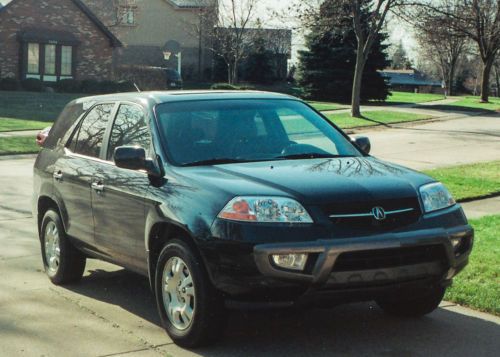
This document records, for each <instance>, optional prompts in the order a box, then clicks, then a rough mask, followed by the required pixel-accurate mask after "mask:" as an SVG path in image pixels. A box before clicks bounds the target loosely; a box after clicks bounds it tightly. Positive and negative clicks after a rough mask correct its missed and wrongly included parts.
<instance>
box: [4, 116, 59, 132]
mask: <svg viewBox="0 0 500 357" xmlns="http://www.w3.org/2000/svg"><path fill="white" fill-rule="evenodd" d="M48 126H50V123H48V122H46V121H34V120H24V119H12V118H0V132H2V131H16V130H35V129H43V128H46V127H48Z"/></svg>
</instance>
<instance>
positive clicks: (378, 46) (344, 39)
mask: <svg viewBox="0 0 500 357" xmlns="http://www.w3.org/2000/svg"><path fill="white" fill-rule="evenodd" d="M325 16H326V13H323V17H322V19H323V20H324V21H325V22H326V23H328V26H329V27H328V28H326V27H323V26H319V27H318V26H315V27H313V30H312V31H311V33H310V34H309V35H308V36H307V47H308V50H307V51H301V52H300V53H299V55H300V72H301V81H300V83H301V85H303V86H304V89H305V91H306V93H307V95H308V96H310V97H312V98H314V99H319V100H332V101H340V102H349V101H352V88H353V83H354V72H355V66H356V58H357V37H356V33H355V31H354V29H353V27H352V22H351V19H350V18H349V17H345V18H343V19H337V21H335V22H334V21H332V20H330V19H327V18H326V17H325ZM368 16H369V15H368V13H366V14H365V16H363V17H362V20H361V21H366V19H367V18H368ZM385 39H386V35H385V34H384V33H378V34H377V36H375V37H374V39H373V43H372V49H371V51H370V54H369V56H368V58H367V59H368V61H367V62H366V64H365V66H364V68H363V70H364V73H363V88H362V90H361V92H360V99H361V100H363V101H366V100H368V99H376V100H385V99H386V97H387V95H388V93H389V91H388V86H387V84H386V83H385V81H384V79H383V78H382V76H381V75H380V74H379V73H378V70H380V69H383V68H385V67H387V66H388V65H389V63H390V62H389V61H388V60H387V54H386V52H385V51H386V49H387V46H386V45H383V44H382V43H383V42H384V40H385Z"/></svg>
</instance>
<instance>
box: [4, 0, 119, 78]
mask: <svg viewBox="0 0 500 357" xmlns="http://www.w3.org/2000/svg"><path fill="white" fill-rule="evenodd" d="M120 46H121V42H120V41H119V40H118V38H117V37H116V36H115V35H114V34H113V33H112V32H111V31H109V29H108V28H107V27H106V26H105V25H104V24H103V23H102V22H101V21H100V20H99V19H98V18H97V17H96V16H95V15H94V14H93V13H92V11H91V10H90V9H89V8H88V7H87V6H86V5H85V4H84V3H83V2H82V1H81V0H43V1H40V0H12V1H11V2H10V3H8V4H7V5H6V6H4V7H3V8H2V9H0V77H15V78H18V79H26V78H36V79H41V80H43V81H46V82H55V81H58V80H61V79H69V78H73V79H77V80H82V79H95V80H112V79H113V78H114V73H113V71H114V63H113V51H114V49H115V48H117V47H120Z"/></svg>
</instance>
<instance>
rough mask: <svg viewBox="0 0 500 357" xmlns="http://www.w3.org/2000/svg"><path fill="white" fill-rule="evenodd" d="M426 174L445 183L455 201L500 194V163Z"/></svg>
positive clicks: (467, 166)
mask: <svg viewBox="0 0 500 357" xmlns="http://www.w3.org/2000/svg"><path fill="white" fill-rule="evenodd" d="M426 174H428V175H429V176H431V177H433V178H435V179H436V180H439V181H441V182H443V183H444V184H445V185H446V187H448V189H449V190H450V192H451V193H452V194H453V197H454V198H455V200H467V199H472V198H477V197H481V196H486V195H491V194H496V193H498V194H500V161H493V162H486V163H479V164H470V165H460V166H454V167H447V168H443V169H434V170H428V171H426Z"/></svg>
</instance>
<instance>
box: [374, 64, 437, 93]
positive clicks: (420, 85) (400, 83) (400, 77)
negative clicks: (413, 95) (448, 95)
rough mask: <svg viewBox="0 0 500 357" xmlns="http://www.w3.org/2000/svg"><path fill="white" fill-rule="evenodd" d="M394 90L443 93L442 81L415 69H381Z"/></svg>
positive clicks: (381, 72)
mask: <svg viewBox="0 0 500 357" xmlns="http://www.w3.org/2000/svg"><path fill="white" fill-rule="evenodd" d="M380 74H381V75H382V77H384V78H385V79H386V81H387V82H388V83H389V85H390V87H391V89H392V90H395V91H401V92H417V93H443V88H442V86H441V82H439V81H435V80H432V79H430V78H428V77H427V76H425V75H424V74H423V73H421V72H419V71H417V70H414V69H408V70H407V69H401V70H399V69H385V70H383V71H380Z"/></svg>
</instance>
